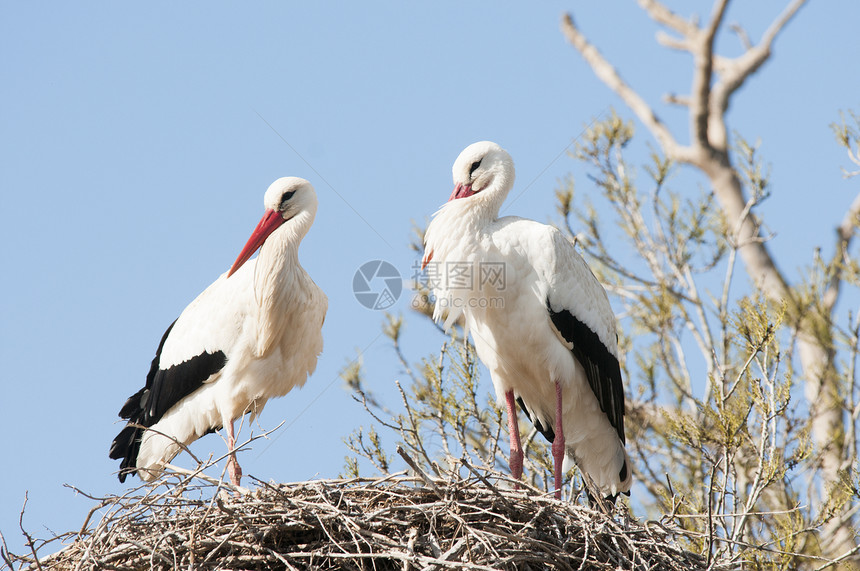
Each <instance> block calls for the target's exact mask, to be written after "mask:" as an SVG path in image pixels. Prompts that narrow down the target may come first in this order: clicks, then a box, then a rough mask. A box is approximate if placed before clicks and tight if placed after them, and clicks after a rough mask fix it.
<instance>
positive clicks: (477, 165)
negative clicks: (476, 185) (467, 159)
mask: <svg viewBox="0 0 860 571" xmlns="http://www.w3.org/2000/svg"><path fill="white" fill-rule="evenodd" d="M479 166H481V161H475V162H474V163H472V168H470V169H469V178H472V175H473V174H475V171H476V170H478V167H479Z"/></svg>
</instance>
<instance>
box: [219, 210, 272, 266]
mask: <svg viewBox="0 0 860 571" xmlns="http://www.w3.org/2000/svg"><path fill="white" fill-rule="evenodd" d="M284 222H285V220H284V217H283V216H281V214H280V212H276V211H274V210H266V213H265V214H263V218H262V219H261V220H260V222H259V223H258V224H257V227H256V228H254V233H253V234H251V237H250V238H248V243H247V244H245V247H244V248H242V253H241V254H239V257H238V258H236V261H235V262H233V267H232V268H230V271H229V272H227V277H228V278H229V277H230V276H232V275H233V273H234V272H235V271H236V270H238V269H239V268H241V267H242V264H244V263H245V262H247V261H248V259H249V258H250V257H251V256H253V255H254V252H256V251H257V249H258V248H259V247H260V246H262V245H263V242H265V241H266V238H268V237H269V234H271V233H272V232H274V231H275V229H277V227H278V226H280V225H281V224H283V223H284Z"/></svg>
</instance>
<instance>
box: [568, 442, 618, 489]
mask: <svg viewBox="0 0 860 571" xmlns="http://www.w3.org/2000/svg"><path fill="white" fill-rule="evenodd" d="M574 464H576V465H577V466H579V468H580V471H581V472H582V474H583V480H585V488H586V493H587V494H588V497H589V501H591V500H592V499H593V497H594V496H599V497H602V498H604V499H607V500H610V501H611V502H615V499H616V498H617V497H618V495H619V494H624V495H625V496H629V495H630V486H631V485H632V484H633V474H632V473H631V471H630V458H629V457H628V456H627V451H626V450H625V449H624V446H622V445H621V441H620V440H619V441H618V448H617V449H616V452H615V454H613V455H611V456H610V455H602V456H599V457H597V456H594V455H590V456H589V457H588V458H577V457H576V456H575V455H574V454H573V450H572V448H568V449H567V454H565V457H564V466H563V470H564V471H565V472H567V471H568V470H570V469H571V468H572V467H573V465H574ZM592 503H593V502H592Z"/></svg>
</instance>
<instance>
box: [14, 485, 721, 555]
mask: <svg viewBox="0 0 860 571" xmlns="http://www.w3.org/2000/svg"><path fill="white" fill-rule="evenodd" d="M174 477H175V476H174ZM479 478H480V480H478V479H460V478H457V479H452V480H450V481H446V480H437V481H429V480H428V481H422V480H417V479H415V478H410V477H407V476H405V475H394V476H387V477H380V478H375V479H368V478H353V479H339V480H320V481H310V482H302V483H294V484H271V483H264V482H259V481H258V486H257V487H256V488H255V489H254V490H253V491H250V492H248V493H244V494H236V493H229V492H228V491H227V490H226V489H225V488H224V487H223V485H222V484H219V483H203V484H200V483H199V480H192V479H189V478H186V479H180V482H179V483H178V484H177V483H172V484H171V483H169V482H167V481H166V480H162V481H161V483H159V484H156V485H148V486H141V487H140V488H137V489H136V490H134V491H132V492H130V493H129V494H127V495H125V496H122V497H111V498H102V499H101V501H100V503H99V505H97V506H96V507H94V508H93V510H92V511H91V512H90V515H91V516H92V515H93V514H94V513H98V512H101V513H102V516H101V519H100V520H99V521H98V523H95V524H94V525H93V526H92V527H91V526H90V521H91V519H92V518H90V517H88V518H87V521H86V522H85V523H84V526H83V528H82V529H81V531H80V532H78V533H74V534H67V535H66V536H62V537H60V538H55V540H65V542H66V543H68V542H69V541H70V540H71V543H70V544H68V545H67V546H66V547H65V548H63V549H62V550H61V551H59V552H57V553H55V554H53V555H50V556H48V557H39V560H38V561H37V560H36V559H35V557H27V556H15V555H10V554H9V553H8V552H6V553H5V554H4V559H6V563H7V564H10V566H11V564H12V563H17V564H18V565H19V566H20V567H19V568H23V567H25V566H27V567H29V568H31V569H36V568H43V569H122V570H139V569H179V568H181V569H375V570H384V569H398V570H407V569H415V570H419V569H439V568H445V569H448V568H452V569H453V568H467V569H500V568H502V569H663V570H670V571H671V570H679V571H692V570H695V569H705V568H707V567H708V561H707V558H706V557H704V556H702V555H699V554H695V553H691V552H689V551H686V550H685V549H683V548H682V547H681V546H680V545H679V543H678V541H677V539H678V538H680V537H681V536H682V535H684V534H685V532H683V531H682V530H679V529H676V528H675V529H670V528H668V527H666V526H665V525H663V524H660V523H657V522H645V523H644V524H639V523H636V522H633V521H629V520H628V519H627V518H626V517H625V515H624V513H622V512H624V510H625V508H623V507H619V508H618V509H617V510H616V514H615V517H614V518H613V517H611V516H609V515H606V514H604V513H602V512H598V511H594V510H592V509H590V508H587V507H584V506H580V505H577V504H575V503H571V502H562V501H558V500H556V499H554V498H552V497H547V496H546V495H542V494H541V493H540V492H539V491H538V490H534V489H530V488H528V489H521V490H519V491H514V490H512V489H505V488H501V487H496V486H493V485H492V484H490V483H489V481H488V480H487V479H486V478H484V477H482V476H481V477H479ZM167 479H168V480H169V477H168V478H167ZM497 481H498V480H497ZM192 482H193V483H192ZM55 540H51V541H55ZM43 548H44V546H42V547H41V548H40V549H43ZM36 551H37V550H36V549H33V554H34V555H35V553H36ZM710 563H711V566H710V568H711V569H720V568H721V567H720V566H719V565H715V562H713V561H712V562H710Z"/></svg>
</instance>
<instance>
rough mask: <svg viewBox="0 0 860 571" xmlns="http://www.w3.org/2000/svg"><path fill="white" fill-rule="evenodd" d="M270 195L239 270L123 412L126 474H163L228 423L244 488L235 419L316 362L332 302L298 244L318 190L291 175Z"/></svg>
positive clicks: (162, 351) (184, 326)
mask: <svg viewBox="0 0 860 571" xmlns="http://www.w3.org/2000/svg"><path fill="white" fill-rule="evenodd" d="M263 202H264V204H265V207H266V212H265V214H264V216H263V218H262V220H260V223H259V224H257V228H256V229H255V230H254V233H253V234H252V235H251V237H250V239H249V240H248V243H247V244H246V245H245V248H244V249H243V250H242V252H241V253H240V254H239V257H238V258H237V259H236V261H235V262H234V263H233V266H232V267H231V268H230V271H228V272H226V273H224V274H222V275H221V276H220V277H219V278H218V279H217V280H215V282H214V283H213V284H212V285H210V286H209V287H208V288H206V289H205V290H204V291H203V293H201V294H200V295H199V296H197V299H195V300H194V301H192V302H191V304H190V305H189V306H188V307H186V308H185V310H184V311H183V312H182V314H181V315H180V316H179V318H178V319H177V320H176V321H174V322H173V324H171V325H170V327H168V328H167V332H165V334H164V336H163V337H162V338H161V343H159V345H158V349H157V351H156V353H155V359H153V361H152V367H151V368H150V370H149V374H148V375H147V376H146V386H145V387H143V388H142V389H141V390H139V391H138V392H137V393H135V394H134V395H133V396H131V397H130V398H129V399H128V401H126V403H125V405H123V407H122V410H120V413H119V414H120V416H121V417H122V418H124V419H128V424H127V425H126V427H125V428H124V429H123V430H122V432H120V433H119V434H118V435H117V437H116V438H115V439H114V441H113V444H111V448H110V457H111V458H113V459H115V460H119V459H122V462H121V464H120V471H119V480H120V482H124V481H125V478H126V476H127V475H128V474H134V473H137V474H138V475H139V476H140V478H141V479H143V480H145V481H149V480H152V479H154V478H155V477H157V476H158V475H159V474H160V473H161V471H162V469H163V465H164V463H166V462H170V461H171V460H172V459H173V458H174V457H175V456H176V455H177V454H178V453H179V451H180V450H181V445H180V443H181V444H182V445H188V444H190V443H191V442H193V441H195V440H197V439H198V438H200V437H201V436H203V435H204V434H207V433H209V432H213V431H215V430H217V429H219V428H222V427H223V428H226V429H227V446H228V448H229V453H230V454H229V457H228V460H227V468H228V474H229V477H230V480H231V481H232V482H233V484H234V485H235V486H239V483H240V479H241V477H242V469H241V468H240V467H239V463H238V462H237V461H236V454H235V446H236V436H235V433H234V430H233V421H234V420H236V419H237V418H240V417H241V416H242V415H244V414H245V413H250V414H251V418H252V419H253V418H254V416H256V415H257V414H259V413H260V411H261V410H262V409H263V406H265V404H266V401H268V400H269V399H270V398H273V397H279V396H283V395H285V394H287V393H288V392H290V390H292V389H293V387H301V386H302V385H304V384H305V381H306V380H307V378H308V375H310V374H311V373H313V371H314V369H315V368H316V363H317V356H318V355H319V354H320V352H321V351H322V346H323V341H322V334H321V328H322V324H323V319H324V318H325V313H326V308H327V307H328V300H327V299H326V296H325V294H324V293H323V292H322V290H321V289H320V288H319V287H318V286H317V285H316V284H315V283H314V282H313V280H312V279H311V278H310V276H308V274H307V273H306V272H305V271H304V269H302V266H301V265H300V264H299V259H298V248H299V243H300V242H301V241H302V238H304V236H305V234H307V232H308V230H309V229H310V227H311V224H312V223H313V221H314V216H315V215H316V212H317V196H316V193H315V192H314V188H313V186H311V184H310V183H309V182H308V181H306V180H304V179H301V178H295V177H284V178H280V179H278V180H276V181H275V182H273V183H272V185H271V186H270V187H269V189H268V190H267V191H266V195H265V198H264V201H263ZM258 248H259V249H260V254H259V256H257V258H256V259H255V260H253V261H251V262H248V263H245V262H247V261H248V259H249V258H250V257H251V256H252V255H253V254H254V252H256V251H257V249H258Z"/></svg>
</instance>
